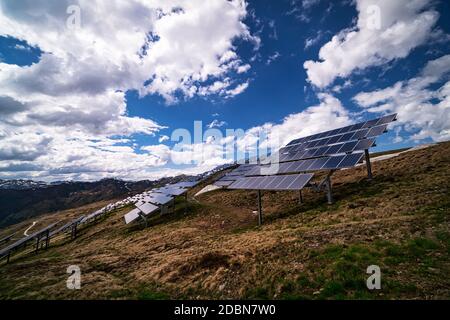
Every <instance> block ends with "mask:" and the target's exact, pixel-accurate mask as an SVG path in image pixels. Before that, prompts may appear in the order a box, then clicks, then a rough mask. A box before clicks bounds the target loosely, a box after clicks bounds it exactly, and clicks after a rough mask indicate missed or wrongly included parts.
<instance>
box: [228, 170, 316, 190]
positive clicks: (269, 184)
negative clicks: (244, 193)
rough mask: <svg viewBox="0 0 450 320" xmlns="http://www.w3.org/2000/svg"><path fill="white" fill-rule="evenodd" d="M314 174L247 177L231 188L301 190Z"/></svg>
mask: <svg viewBox="0 0 450 320" xmlns="http://www.w3.org/2000/svg"><path fill="white" fill-rule="evenodd" d="M312 177H313V174H295V175H280V176H267V177H246V178H242V179H240V180H238V181H236V182H235V183H233V184H232V185H231V186H230V187H229V189H242V190H280V191H281V190H301V189H303V188H304V187H305V185H306V184H308V182H309V181H310V180H311V179H312Z"/></svg>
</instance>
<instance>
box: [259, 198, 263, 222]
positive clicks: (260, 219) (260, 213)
mask: <svg viewBox="0 0 450 320" xmlns="http://www.w3.org/2000/svg"><path fill="white" fill-rule="evenodd" d="M261 198H262V197H261V190H258V225H259V226H261V225H262V224H263V216H262V199H261Z"/></svg>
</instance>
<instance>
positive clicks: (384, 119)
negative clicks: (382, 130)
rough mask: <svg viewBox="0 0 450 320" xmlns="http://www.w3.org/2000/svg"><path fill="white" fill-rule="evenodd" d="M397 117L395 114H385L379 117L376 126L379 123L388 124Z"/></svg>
mask: <svg viewBox="0 0 450 320" xmlns="http://www.w3.org/2000/svg"><path fill="white" fill-rule="evenodd" d="M396 118H397V114H390V115H387V116H385V117H382V118H380V120H379V121H378V122H377V126H379V125H381V124H388V123H391V122H393V121H395V120H396Z"/></svg>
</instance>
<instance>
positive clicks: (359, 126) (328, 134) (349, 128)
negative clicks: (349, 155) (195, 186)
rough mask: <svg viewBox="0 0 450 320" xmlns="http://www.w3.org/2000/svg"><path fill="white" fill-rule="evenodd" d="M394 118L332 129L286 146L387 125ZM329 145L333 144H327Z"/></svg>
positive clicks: (382, 118)
mask: <svg viewBox="0 0 450 320" xmlns="http://www.w3.org/2000/svg"><path fill="white" fill-rule="evenodd" d="M396 117H397V114H391V115H387V116H384V117H381V118H377V119H373V120H369V121H365V122H360V123H357V124H354V125H350V126H346V127H342V128H338V129H334V130H329V131H325V132H321V133H318V134H314V135H310V136H307V137H303V138H299V139H295V140H293V141H291V142H289V143H288V146H292V145H296V144H300V143H305V142H308V141H313V140H318V139H322V138H325V137H331V136H334V135H338V134H343V133H350V132H352V131H355V130H359V129H364V128H372V127H375V126H377V125H382V124H388V123H390V122H392V121H395V120H396ZM334 139H335V138H334ZM341 141H342V140H341ZM329 143H330V144H331V143H333V142H329Z"/></svg>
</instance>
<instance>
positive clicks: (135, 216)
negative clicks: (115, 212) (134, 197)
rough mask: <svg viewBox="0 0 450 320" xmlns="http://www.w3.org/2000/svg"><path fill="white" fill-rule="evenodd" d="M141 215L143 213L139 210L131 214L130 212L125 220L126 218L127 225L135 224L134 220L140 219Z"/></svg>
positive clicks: (132, 211)
mask: <svg viewBox="0 0 450 320" xmlns="http://www.w3.org/2000/svg"><path fill="white" fill-rule="evenodd" d="M139 213H141V210H139V209H133V210H131V211H130V212H128V213H127V214H126V215H125V216H124V218H125V223H126V224H129V223H131V222H133V221H134V220H136V219H138V218H139Z"/></svg>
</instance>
